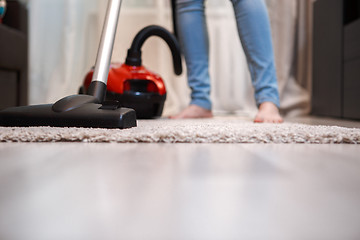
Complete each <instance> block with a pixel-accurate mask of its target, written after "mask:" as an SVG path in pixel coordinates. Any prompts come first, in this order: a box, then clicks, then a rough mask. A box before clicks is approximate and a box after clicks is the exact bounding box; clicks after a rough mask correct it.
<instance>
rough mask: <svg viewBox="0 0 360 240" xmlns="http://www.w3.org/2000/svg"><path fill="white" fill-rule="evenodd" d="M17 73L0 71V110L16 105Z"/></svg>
mask: <svg viewBox="0 0 360 240" xmlns="http://www.w3.org/2000/svg"><path fill="white" fill-rule="evenodd" d="M17 75H18V74H17V72H15V71H5V70H0V86H1V87H0V109H4V108H6V107H14V106H17V105H18V102H17V99H18V83H17V81H18V80H17V79H18V78H17Z"/></svg>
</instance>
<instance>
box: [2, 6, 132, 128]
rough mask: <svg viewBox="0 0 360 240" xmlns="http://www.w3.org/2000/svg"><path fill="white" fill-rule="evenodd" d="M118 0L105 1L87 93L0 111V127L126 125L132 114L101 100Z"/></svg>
mask: <svg viewBox="0 0 360 240" xmlns="http://www.w3.org/2000/svg"><path fill="white" fill-rule="evenodd" d="M120 7H121V0H109V2H108V7H107V12H106V17H105V23H104V27H103V31H102V34H101V40H100V46H99V49H98V54H97V58H96V63H95V68H94V73H93V76H92V80H91V83H90V85H89V88H88V91H87V94H78V95H72V96H68V97H65V98H62V99H60V100H59V101H57V102H56V103H54V104H43V105H33V106H22V107H12V108H8V109H5V110H3V111H1V112H0V126H21V127H29V126H53V127H95V128H120V129H123V128H130V127H135V126H136V113H135V111H134V110H133V109H130V108H125V107H122V106H121V105H120V104H119V102H118V101H104V98H105V94H106V88H107V77H108V74H109V66H110V60H111V55H112V50H113V45H114V39H115V34H116V28H117V23H118V18H119V14H120Z"/></svg>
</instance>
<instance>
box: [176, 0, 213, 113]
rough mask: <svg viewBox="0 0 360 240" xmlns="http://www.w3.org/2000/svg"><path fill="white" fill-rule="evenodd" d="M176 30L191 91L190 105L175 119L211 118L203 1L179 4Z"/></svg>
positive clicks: (207, 47) (185, 0) (177, 3)
mask: <svg viewBox="0 0 360 240" xmlns="http://www.w3.org/2000/svg"><path fill="white" fill-rule="evenodd" d="M176 14H177V22H178V25H177V28H178V35H179V40H180V44H181V47H182V51H183V54H184V56H185V62H186V67H187V78H188V84H189V87H190V89H191V102H190V105H189V106H188V107H187V108H186V109H185V110H183V111H182V112H181V113H179V114H178V115H176V116H173V117H172V118H199V117H212V113H211V101H210V77H209V41H208V32H207V26H206V19H205V11H204V0H177V1H176Z"/></svg>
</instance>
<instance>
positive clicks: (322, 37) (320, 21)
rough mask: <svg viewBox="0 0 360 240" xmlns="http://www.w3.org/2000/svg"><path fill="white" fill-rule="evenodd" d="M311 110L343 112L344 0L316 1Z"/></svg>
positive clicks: (337, 115) (338, 114)
mask: <svg viewBox="0 0 360 240" xmlns="http://www.w3.org/2000/svg"><path fill="white" fill-rule="evenodd" d="M313 33H314V42H313V44H314V45H313V92H312V113H313V114H315V115H324V116H332V117H341V115H342V110H341V108H342V106H341V105H342V77H343V76H342V75H343V70H342V68H343V67H342V64H343V43H342V37H343V1H339V0H318V1H316V2H315V3H314V30H313Z"/></svg>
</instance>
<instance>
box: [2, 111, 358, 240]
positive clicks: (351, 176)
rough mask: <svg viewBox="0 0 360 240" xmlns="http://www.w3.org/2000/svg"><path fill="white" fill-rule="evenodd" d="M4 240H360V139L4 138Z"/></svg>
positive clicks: (352, 124) (353, 125) (303, 120)
mask: <svg viewBox="0 0 360 240" xmlns="http://www.w3.org/2000/svg"><path fill="white" fill-rule="evenodd" d="M294 121H295V120H294ZM297 121H302V122H307V123H308V124H319V121H320V122H321V121H322V123H324V121H325V119H315V118H310V119H309V118H305V119H302V120H301V119H297ZM326 121H328V122H331V123H334V124H336V125H340V126H341V125H343V126H345V125H347V126H348V127H357V126H358V125H357V124H359V122H349V121H339V120H333V119H327V120H326ZM350 125H351V126H350ZM0 239H1V240H17V239H21V240H22V239H24V240H25V239H26V240H29V239H30V240H32V239H36V240H43V239H44V240H45V239H46V240H47V239H52V240H56V239H87V240H88V239H89V240H90V239H146V240H148V239H169V240H171V239H196V240H197V239H206V240H207V239H210V240H211V239H221V240H227V239H251V240H253V239H267V240H271V239H274V240H275V239H276V240H282V239H284V240H285V239H286V240H289V239H292V240H297V239H298V240H304V239H320V240H321V239H326V240H332V239H334V240H339V239H345V240H348V239H349V240H351V239H354V240H355V239H360V146H358V145H306V144H86V143H41V144H39V143H38V144H36V143H0Z"/></svg>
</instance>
